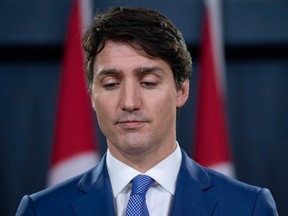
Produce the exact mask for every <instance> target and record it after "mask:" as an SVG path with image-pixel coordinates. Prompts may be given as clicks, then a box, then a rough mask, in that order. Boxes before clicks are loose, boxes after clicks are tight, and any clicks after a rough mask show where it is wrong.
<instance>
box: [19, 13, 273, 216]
mask: <svg viewBox="0 0 288 216" xmlns="http://www.w3.org/2000/svg"><path fill="white" fill-rule="evenodd" d="M83 47H84V50H85V52H86V77H87V82H88V90H89V93H90V95H91V102H92V106H93V108H94V110H95V112H96V115H97V119H98V123H99V126H100V128H101V130H102V132H103V133H104V135H105V136H106V138H107V145H108V150H107V154H105V155H104V157H103V158H102V160H101V162H100V163H99V165H98V166H96V167H95V168H93V169H92V170H90V171H88V172H86V173H84V174H82V175H80V176H77V177H74V178H72V179H70V180H68V181H65V182H63V183H61V184H59V185H57V186H54V187H51V188H48V189H46V190H43V191H41V192H38V193H35V194H32V195H31V196H28V195H26V196H25V197H24V198H23V199H22V201H21V203H20V206H19V208H18V211H17V215H97V216H99V215H100V216H101V215H148V214H150V215H157V216H159V215H201V216H205V215H221V216H223V215H224V216H225V215H227V216H228V215H229V216H231V215H259V216H265V215H267V216H268V215H269V216H270V215H277V210H276V206H275V203H274V200H273V198H272V196H271V194H270V192H269V190H267V189H265V188H258V187H255V186H250V185H247V184H244V183H241V182H239V181H236V180H233V179H231V178H229V177H226V176H224V175H222V174H219V173H217V172H215V171H212V170H209V169H206V168H204V167H202V166H200V165H198V164H197V163H195V162H194V161H193V160H192V159H190V158H189V157H188V156H187V155H186V153H185V152H184V151H182V150H181V149H180V147H179V145H178V143H177V141H176V115H177V112H178V109H179V108H180V107H182V106H183V105H184V104H185V102H186V100H187V99H188V94H189V80H190V73H191V57H190V55H189V52H188V51H187V48H186V45H185V43H184V40H183V38H182V35H181V33H180V32H179V30H178V29H177V28H176V27H175V26H174V25H173V24H172V23H171V22H170V21H169V20H168V19H167V18H166V17H164V16H162V15H161V14H159V13H157V12H155V11H153V10H148V9H139V8H138V9H133V8H130V9H129V8H112V9H109V10H108V11H106V12H104V13H103V14H99V15H97V16H96V18H95V21H94V23H93V25H92V26H91V27H90V28H89V29H88V30H87V32H86V34H85V37H84V40H83ZM134 177H135V178H134ZM136 179H137V180H136ZM139 179H140V180H139ZM146 180H147V181H146ZM144 181H145V186H144V184H143V185H142V184H141V183H142V182H144ZM138 182H139V185H140V186H139V187H138ZM146 182H148V183H146ZM144 187H145V189H143V188H144ZM139 188H140V190H142V189H143V191H142V192H141V194H139V193H138V192H135V191H136V190H139ZM130 194H131V197H130ZM145 199H146V201H145ZM135 200H136V201H135ZM138 204H139V205H140V207H139V206H137V205H138ZM135 209H137V211H138V213H135V212H134V211H135Z"/></svg>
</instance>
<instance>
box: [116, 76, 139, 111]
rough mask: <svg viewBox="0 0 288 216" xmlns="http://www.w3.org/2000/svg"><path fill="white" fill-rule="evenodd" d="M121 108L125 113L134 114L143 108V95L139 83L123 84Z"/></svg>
mask: <svg viewBox="0 0 288 216" xmlns="http://www.w3.org/2000/svg"><path fill="white" fill-rule="evenodd" d="M120 107H121V109H122V110H123V111H127V112H133V111H136V110H139V109H140V108H141V94H140V89H139V86H138V83H135V82H133V81H131V82H126V83H123V85H122V87H121V95H120Z"/></svg>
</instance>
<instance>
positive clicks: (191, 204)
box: [171, 151, 217, 216]
mask: <svg viewBox="0 0 288 216" xmlns="http://www.w3.org/2000/svg"><path fill="white" fill-rule="evenodd" d="M211 187H213V184H212V182H211V180H210V178H209V176H208V175H207V173H206V171H205V170H204V169H203V168H202V167H201V166H199V165H197V164H196V163H195V162H194V161H192V160H191V159H190V158H189V157H188V156H187V155H186V153H184V152H183V151H182V163H181V167H180V170H179V174H178V178H177V183H176V191H175V196H174V201H173V205H172V209H171V215H172V216H174V215H191V216H192V215H193V216H198V215H201V216H210V215H212V213H213V210H214V209H215V207H216V204H217V202H216V200H215V199H213V198H211V197H209V195H207V194H206V192H205V191H206V190H208V189H209V188H211Z"/></svg>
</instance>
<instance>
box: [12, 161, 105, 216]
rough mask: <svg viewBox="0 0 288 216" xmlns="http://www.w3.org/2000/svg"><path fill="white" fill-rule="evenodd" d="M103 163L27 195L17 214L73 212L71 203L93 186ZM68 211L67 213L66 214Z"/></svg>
mask: <svg viewBox="0 0 288 216" xmlns="http://www.w3.org/2000/svg"><path fill="white" fill-rule="evenodd" d="M102 166H103V165H102V163H101V162H100V163H99V164H98V165H97V166H96V167H94V168H92V169H91V170H88V171H87V172H85V173H83V174H81V175H78V176H76V177H73V178H71V179H68V180H66V181H64V182H62V183H59V184H57V185H55V186H51V187H48V188H46V189H44V190H41V191H39V192H36V193H34V194H31V195H25V196H24V197H23V198H22V200H21V202H20V205H19V207H18V210H17V213H16V215H17V216H18V215H19V216H20V215H36V214H37V215H59V212H62V213H63V212H65V215H70V214H69V213H71V214H72V213H73V212H72V208H71V203H72V202H73V201H74V200H77V199H78V198H80V197H81V196H83V195H84V194H86V193H87V190H89V189H90V188H93V184H94V183H95V182H96V181H97V179H98V177H99V176H100V175H101V173H102ZM66 212H67V214H66Z"/></svg>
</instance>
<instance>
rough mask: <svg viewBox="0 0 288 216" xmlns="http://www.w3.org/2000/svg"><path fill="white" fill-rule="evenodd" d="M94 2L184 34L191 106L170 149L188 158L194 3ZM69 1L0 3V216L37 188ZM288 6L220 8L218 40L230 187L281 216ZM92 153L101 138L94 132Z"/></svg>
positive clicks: (287, 172)
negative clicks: (163, 22)
mask: <svg viewBox="0 0 288 216" xmlns="http://www.w3.org/2000/svg"><path fill="white" fill-rule="evenodd" d="M163 2H164V1H161V0H153V1H152V0H142V1H141V0H137V1H136V0H134V1H133V0H129V1H128V0H127V1H123V0H122V1H120V0H119V1H116V0H115V1H113V0H101V1H100V0H95V1H94V7H93V9H92V10H91V13H95V12H97V11H102V10H104V9H106V8H108V7H110V6H124V5H126V6H145V7H150V8H153V9H156V10H159V11H160V12H162V13H163V14H165V15H167V16H168V17H169V18H170V19H171V20H172V21H173V22H174V23H175V24H176V25H177V26H178V27H179V28H180V30H181V31H182V32H183V35H184V37H185V39H186V42H187V45H188V47H189V50H190V52H191V53H192V58H193V63H194V65H193V75H192V80H191V86H190V99H189V101H188V102H187V104H186V105H185V106H184V107H183V108H182V109H181V110H180V114H179V117H178V120H177V121H178V125H177V136H178V141H179V143H180V145H181V146H182V148H184V149H185V150H186V151H187V152H188V153H189V154H190V155H192V153H193V139H194V129H195V126H194V120H195V103H196V99H197V98H196V94H197V77H198V73H199V72H198V71H199V70H198V59H199V41H200V38H201V34H200V33H201V21H202V13H203V1H202V0H179V1H174V0H166V1H165V3H163ZM70 9H71V1H70V0H48V1H46V0H23V1H20V0H10V1H8V0H7V1H6V0H1V1H0V171H1V172H0V185H1V192H2V196H0V203H1V205H0V212H1V215H14V214H15V211H16V208H17V206H18V204H19V201H20V199H21V197H22V196H23V195H24V194H27V193H28V194H30V193H33V192H36V191H38V190H41V189H43V188H45V187H46V177H47V170H48V167H49V163H50V162H49V159H50V156H51V154H50V152H51V144H52V143H53V134H54V123H55V112H56V104H57V99H58V80H59V75H60V71H61V70H60V69H61V56H62V52H63V43H64V40H65V35H66V23H67V21H68V19H69V13H70ZM287 11H288V4H287V1H285V0H273V1H272V0H265V1H259V0H242V1H235V0H225V1H224V5H223V12H224V14H223V15H224V36H225V52H226V74H227V110H228V117H229V135H230V143H231V148H232V153H233V159H234V164H235V168H236V173H237V178H238V179H239V180H242V181H245V182H247V183H251V184H255V185H258V186H261V187H268V188H269V189H270V190H271V192H272V193H273V196H274V198H275V200H276V203H277V206H278V209H279V213H280V215H288V206H287V204H286V203H287V198H288V186H287V181H288V168H287V164H288V158H287V156H286V155H287V154H288V133H287V131H288V96H287V92H288V25H287V24H286V22H287V20H288V13H287ZM98 138H99V142H100V143H99V145H100V147H101V148H100V150H101V153H103V152H105V151H106V143H105V138H104V137H103V135H102V134H101V132H100V131H98Z"/></svg>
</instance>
